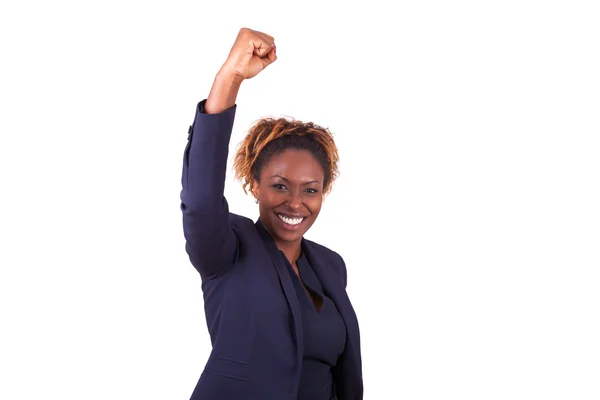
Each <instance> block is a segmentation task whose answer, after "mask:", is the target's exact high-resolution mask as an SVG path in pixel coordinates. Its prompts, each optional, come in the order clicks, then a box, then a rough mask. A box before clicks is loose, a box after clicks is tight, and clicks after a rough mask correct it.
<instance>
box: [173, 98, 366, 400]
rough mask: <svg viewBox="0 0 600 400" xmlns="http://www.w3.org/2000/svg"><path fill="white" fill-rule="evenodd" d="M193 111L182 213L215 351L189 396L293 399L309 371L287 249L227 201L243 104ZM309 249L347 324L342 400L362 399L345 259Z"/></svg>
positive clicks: (339, 370)
mask: <svg viewBox="0 0 600 400" xmlns="http://www.w3.org/2000/svg"><path fill="white" fill-rule="evenodd" d="M205 102H206V100H203V101H201V102H200V103H199V104H198V106H197V108H196V117H195V119H194V124H193V125H192V126H191V127H190V130H189V135H188V142H187V146H186V148H185V152H184V160H183V174H182V188H183V189H182V191H181V211H182V212H183V230H184V236H185V239H186V246H185V247H186V251H187V253H188V255H189V258H190V261H191V263H192V265H193V266H194V267H195V268H196V269H197V270H198V272H199V273H200V276H201V278H202V291H203V294H204V310H205V314H206V322H207V325H208V330H209V333H210V338H211V342H212V346H213V347H212V352H211V354H210V357H209V359H208V361H207V363H206V366H205V368H204V371H203V372H202V374H201V376H200V379H199V381H198V383H197V385H196V388H195V390H194V392H193V394H192V396H191V399H192V400H213V399H215V400H217V399H218V400H246V399H248V400H249V399H256V400H265V399H274V400H285V399H289V400H296V397H297V392H298V385H299V382H300V372H301V365H302V354H303V344H302V343H303V342H302V326H301V311H300V306H299V304H298V299H297V297H296V293H295V291H294V286H293V282H292V280H291V277H290V275H289V273H288V272H287V271H286V269H285V268H288V267H287V266H286V265H285V262H284V260H283V259H282V257H281V253H280V250H279V249H278V248H277V246H276V245H275V242H274V241H273V239H272V237H271V236H270V234H269V232H268V231H267V230H266V228H265V227H264V225H263V224H262V223H261V221H260V218H259V219H258V220H257V221H256V223H254V222H253V221H252V220H250V219H248V218H245V217H243V216H240V215H236V214H233V213H230V212H229V208H228V205H227V201H226V200H225V197H224V195H223V192H224V187H225V174H226V168H227V157H228V148H229V139H230V137H231V131H232V128H233V122H234V117H235V110H236V108H237V106H233V107H231V108H230V109H228V110H226V111H223V112H221V113H219V114H205V113H203V107H204V104H205ZM301 246H302V251H303V253H304V254H305V255H306V257H307V258H308V261H309V263H310V265H311V266H312V267H313V269H314V270H315V273H316V275H317V277H318V278H319V280H320V281H321V284H322V285H323V288H324V290H325V292H326V294H327V296H329V297H330V298H331V299H332V300H333V301H334V302H335V305H336V307H337V309H338V310H339V312H340V314H341V316H342V318H343V320H344V322H345V324H346V331H347V332H346V337H347V339H346V347H345V349H344V351H343V353H342V355H341V356H340V358H339V359H338V363H337V365H336V366H335V367H334V368H332V372H333V380H334V385H335V390H336V396H337V399H339V400H359V399H362V398H363V383H362V369H361V355H360V337H359V329H358V321H357V319H356V315H355V313H354V310H353V308H352V305H351V304H350V300H349V299H348V295H347V294H346V290H345V288H346V266H345V264H344V260H343V259H342V257H341V256H340V255H339V254H337V253H335V252H334V251H331V250H329V249H327V248H326V247H324V246H321V245H319V244H317V243H314V242H312V241H310V240H306V239H304V238H303V239H302V244H301Z"/></svg>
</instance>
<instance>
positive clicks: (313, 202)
mask: <svg viewBox="0 0 600 400" xmlns="http://www.w3.org/2000/svg"><path fill="white" fill-rule="evenodd" d="M305 204H306V206H307V207H308V208H309V209H310V211H311V212H312V213H313V215H314V216H316V215H317V214H318V213H319V212H320V211H321V205H322V204H323V199H321V198H314V199H310V200H308V201H306V202H305Z"/></svg>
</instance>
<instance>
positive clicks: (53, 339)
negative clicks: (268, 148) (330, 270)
mask: <svg viewBox="0 0 600 400" xmlns="http://www.w3.org/2000/svg"><path fill="white" fill-rule="evenodd" d="M593 3H594V2H592V1H589V2H583V1H544V2H542V1H537V2H535V1H523V0H520V1H502V2H500V1H497V2H490V1H486V2H482V1H455V2H447V1H412V2H400V3H394V2H384V1H373V0H371V1H366V2H360V4H358V3H351V2H338V3H333V2H316V1H314V2H311V1H302V2H295V3H291V2H289V3H288V2H276V1H272V2H266V1H244V2H242V1H240V2H237V3H233V2H219V1H212V2H204V1H193V2H192V1H188V2H182V1H179V2H169V3H168V5H167V2H163V3H162V4H161V3H159V2H148V1H146V2H141V1H138V2H134V1H103V2H82V1H78V2H76V1H71V2H67V1H52V2H41V1H29V2H27V1H21V2H16V1H13V2H3V3H2V6H1V8H0V41H1V58H2V61H1V63H0V68H1V74H0V80H1V81H0V83H1V86H0V92H1V93H0V96H1V103H0V107H1V109H0V112H1V126H0V129H1V142H0V167H1V168H0V174H1V184H2V186H1V190H2V195H1V197H0V199H1V200H0V201H1V202H2V205H1V207H0V217H1V219H0V229H1V231H0V233H1V243H2V244H1V251H0V265H1V275H0V313H1V315H0V317H1V320H0V324H1V329H0V335H1V338H0V339H1V340H0V398H2V399H6V400H17V399H38V398H45V399H61V400H67V399H89V400H92V399H128V400H130V399H147V400H149V399H187V398H189V396H190V394H191V392H192V390H193V388H194V385H195V383H196V381H197V379H198V377H199V376H200V373H201V371H202V368H203V367H204V362H205V361H206V358H207V356H208V354H209V351H210V341H209V337H208V334H207V329H206V324H205V321H204V314H203V302H202V293H201V288H200V283H201V281H200V278H199V276H198V274H197V272H196V271H195V270H194V268H193V267H192V266H191V264H190V263H189V260H188V258H187V255H186V253H185V250H184V239H183V231H182V225H181V211H180V209H179V201H180V200H179V191H180V190H181V166H182V157H183V150H184V148H185V145H186V139H187V129H188V126H189V125H190V124H191V123H192V120H193V117H194V110H195V107H196V104H197V103H198V101H200V100H202V99H204V98H205V97H206V96H207V95H208V92H209V90H210V86H211V84H212V81H213V78H214V75H215V73H216V72H217V71H218V69H219V67H220V66H221V64H222V63H223V61H224V60H225V58H226V56H227V54H228V52H229V49H230V47H231V45H232V43H233V41H234V39H235V37H236V35H237V32H238V30H239V28H241V27H244V26H247V27H250V28H253V29H256V30H260V31H264V32H266V33H268V34H270V35H272V36H274V37H275V39H276V44H277V54H278V57H279V59H278V60H277V62H276V63H274V64H273V65H271V66H269V67H268V68H267V69H266V70H265V71H264V72H263V73H261V74H260V75H259V76H257V77H256V78H254V79H252V80H250V81H247V82H245V83H244V85H243V87H242V89H241V92H240V95H239V97H238V100H237V104H238V110H237V117H236V122H235V126H234V133H233V140H232V145H231V149H232V151H233V150H234V149H235V145H236V144H237V143H238V142H239V141H240V140H241V139H242V138H243V136H244V135H245V133H246V132H247V129H248V127H249V126H250V125H251V124H252V122H253V121H255V120H256V119H258V118H260V117H263V116H280V115H284V116H292V117H295V118H297V119H301V120H312V121H314V122H316V123H318V124H321V125H323V126H326V127H329V129H330V130H331V131H332V132H334V134H335V135H336V140H337V143H338V145H339V148H340V155H341V159H342V161H341V171H342V174H341V177H340V178H339V180H338V182H337V184H336V185H335V187H334V190H333V192H332V194H331V195H330V196H329V197H328V198H327V199H326V202H325V204H324V207H323V210H322V213H321V216H320V217H319V220H318V221H317V223H316V224H315V225H314V226H313V228H312V229H311V230H310V231H309V233H308V234H307V238H309V239H313V240H316V241H318V242H320V243H322V244H324V245H326V246H329V247H331V248H333V249H334V250H336V251H338V252H339V253H340V254H341V255H342V256H343V257H344V259H345V260H346V264H347V267H348V293H349V295H350V298H351V300H352V302H353V304H354V307H355V309H356V312H357V314H358V317H359V322H360V326H361V333H362V349H363V370H364V384H365V399H367V400H372V399H376V400H378V399H409V400H418V399H436V400H438V399H461V400H464V399H478V400H479V399H486V400H487V399H578V400H582V399H598V398H600V340H598V338H600V290H599V287H600V273H599V268H600V207H599V204H600V157H599V153H600V145H599V137H598V135H599V134H600V79H599V76H600V74H599V73H598V71H600V57H599V48H600V47H599V38H600V28H599V24H598V20H599V18H600V14H599V13H598V10H597V9H595V8H594V5H595V4H593ZM392 4H393V6H392ZM230 155H231V153H230ZM226 195H227V197H228V199H229V201H230V208H231V210H232V211H234V212H236V213H239V214H243V215H246V216H249V217H251V218H253V219H255V218H256V217H257V208H256V205H255V204H254V202H253V200H252V199H251V198H250V197H246V196H244V194H243V192H242V191H241V188H240V185H239V183H238V182H235V181H233V178H232V174H230V175H229V176H228V179H227V189H226Z"/></svg>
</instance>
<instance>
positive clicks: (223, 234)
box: [181, 28, 277, 279]
mask: <svg viewBox="0 0 600 400" xmlns="http://www.w3.org/2000/svg"><path fill="white" fill-rule="evenodd" d="M276 58H277V57H276V55H275V43H274V40H273V38H272V37H271V36H269V35H266V34H264V33H261V32H257V31H253V30H251V29H247V28H242V29H241V30H240V32H239V33H238V36H237V38H236V41H235V43H234V45H233V47H232V48H231V51H230V53H229V56H228V57H227V60H226V61H225V63H224V64H223V66H222V67H221V69H220V70H219V72H218V74H217V76H216V77H215V80H214V82H213V86H212V88H211V91H210V94H209V96H208V99H207V100H205V101H201V102H200V103H199V104H198V107H197V109H196V116H195V118H194V123H193V125H192V126H191V129H190V132H189V136H188V143H187V146H186V148H185V151H184V158H183V174H182V179H181V185H182V190H181V211H182V213H183V232H184V236H185V239H186V246H185V248H186V251H187V253H188V255H189V257H190V261H191V262H192V265H194V267H195V268H196V269H197V270H198V272H199V273H200V275H201V276H202V278H203V279H205V278H212V277H215V276H218V275H219V274H220V273H222V272H223V271H224V270H226V269H227V267H228V266H229V265H231V264H232V263H233V261H234V259H235V254H236V250H237V240H236V237H235V235H234V233H233V230H232V229H231V226H230V223H229V208H228V205H227V201H226V200H225V197H224V195H223V192H224V188H225V175H226V169H227V156H228V149H229V139H230V137H231V130H232V128H233V121H234V118H235V110H236V105H235V100H236V97H237V93H238V90H239V88H240V85H241V83H242V82H243V80H244V79H249V78H252V77H254V76H256V75H257V74H258V73H259V72H260V71H262V70H263V69H264V68H265V67H266V66H268V65H269V64H271V63H272V62H274V61H275V60H276Z"/></svg>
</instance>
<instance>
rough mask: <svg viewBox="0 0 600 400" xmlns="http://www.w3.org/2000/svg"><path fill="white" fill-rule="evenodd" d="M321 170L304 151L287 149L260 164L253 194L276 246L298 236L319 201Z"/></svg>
mask: <svg viewBox="0 0 600 400" xmlns="http://www.w3.org/2000/svg"><path fill="white" fill-rule="evenodd" d="M324 178H325V172H324V171H323V167H321V164H320V163H319V162H318V161H317V159H316V158H315V157H314V156H313V155H312V153H311V152H310V151H308V150H298V149H288V150H284V151H283V152H282V153H280V154H277V155H274V156H272V157H271V159H270V160H269V161H268V163H267V164H266V165H265V166H264V167H263V170H262V171H261V174H260V182H257V183H256V186H255V191H254V194H255V196H256V197H257V198H258V200H259V202H258V204H259V210H260V219H261V221H262V223H263V224H264V225H265V227H266V228H267V229H268V231H269V232H270V233H271V236H273V239H274V240H275V243H276V244H278V245H289V244H292V243H294V242H296V241H299V240H300V239H302V236H303V235H304V233H305V232H306V231H307V230H308V228H310V227H311V226H312V224H313V223H314V222H315V220H316V219H317V216H318V215H319V211H321V204H322V202H323V183H324Z"/></svg>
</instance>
